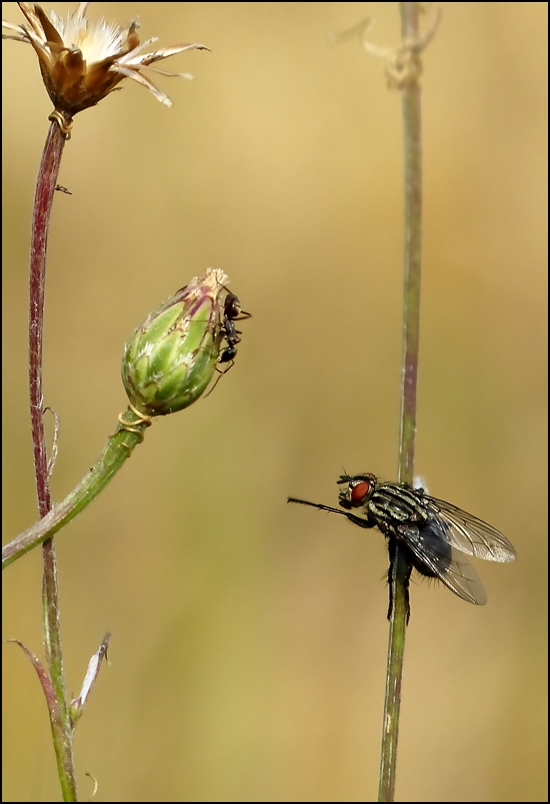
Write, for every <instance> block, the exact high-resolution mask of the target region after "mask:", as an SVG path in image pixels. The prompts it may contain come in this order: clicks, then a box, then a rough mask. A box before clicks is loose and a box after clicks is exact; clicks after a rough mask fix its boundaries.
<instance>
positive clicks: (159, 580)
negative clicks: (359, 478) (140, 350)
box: [3, 3, 548, 801]
mask: <svg viewBox="0 0 550 804" xmlns="http://www.w3.org/2000/svg"><path fill="white" fill-rule="evenodd" d="M441 5H442V9H443V16H442V21H441V25H440V29H439V32H438V33H437V36H436V37H435V39H434V41H433V42H432V44H431V45H430V47H429V49H428V50H427V51H426V53H425V57H424V68H425V77H424V93H423V130H424V155H425V162H424V164H425V183H424V191H425V207H424V209H425V217H424V248H423V254H424V263H423V291H422V322H421V354H420V370H419V386H418V393H419V397H418V404H419V408H418V436H417V451H416V472H417V473H418V474H420V475H422V476H423V477H424V478H425V481H426V483H427V486H428V488H429V490H430V492H431V493H432V494H434V495H435V496H438V497H442V498H444V499H448V500H450V501H451V502H453V503H455V504H457V505H459V506H460V507H462V508H465V509H466V510H468V511H471V512H472V513H475V514H477V515H478V516H480V517H482V518H483V519H486V520H488V521H489V522H491V523H493V524H494V525H495V526H496V527H498V528H499V529H501V530H502V531H503V532H504V533H505V534H506V535H507V536H508V537H509V538H510V540H511V541H512V542H513V543H514V545H515V546H516V548H517V551H518V560H517V562H516V563H515V564H510V565H496V564H490V563H488V562H479V561H476V560H475V559H474V560H473V562H472V563H474V564H475V567H476V569H477V570H478V572H479V574H480V576H481V578H482V580H483V582H484V585H485V587H486V589H487V593H488V598H489V603H488V605H487V606H486V607H485V608H476V607H474V606H468V605H467V604H466V603H464V602H462V601H461V600H459V599H458V598H457V597H456V596H454V595H452V594H451V593H450V592H448V591H447V590H446V589H445V588H443V587H442V586H436V587H434V586H429V585H427V584H425V583H420V582H417V583H416V584H415V585H413V587H412V591H411V597H412V620H411V625H410V627H409V630H408V639H407V648H406V659H405V679H404V689H403V709H402V721H401V733H400V746H399V757H398V776H397V799H398V800H401V801H545V800H547V789H546V764H547V759H546V758H547V745H546V673H547V665H546V620H547V615H546V612H547V598H546V579H547V570H546V546H547V521H548V507H547V498H546V488H547V473H546V432H547V430H546V414H547V407H546V406H547V396H546V380H547V374H546V342H547V334H546V310H547V305H546V221H547V205H546V186H547V183H546V175H547V161H546V149H547V130H546V112H547V108H546V76H547V63H546V53H547V36H546V30H547V27H546V26H547V4H546V3H498V4H497V3H443V4H441ZM52 6H53V7H54V8H55V9H56V11H57V12H58V13H62V14H66V13H67V11H68V10H69V9H72V8H74V4H72V3H55V4H52ZM50 7H51V6H50V5H47V8H50ZM3 15H4V18H6V19H8V20H10V21H11V22H21V21H22V15H21V12H20V11H19V9H18V8H17V5H16V4H15V3H4V4H3ZM367 15H370V16H372V17H374V18H375V20H376V25H375V27H374V28H373V30H372V32H371V35H370V38H371V40H372V41H374V42H376V43H377V44H380V45H385V44H390V45H391V44H396V43H397V42H398V40H399V18H398V5H397V3H154V4H153V3H135V4H130V3H94V4H92V5H91V7H90V9H89V16H90V17H91V18H92V19H99V18H100V17H101V16H105V17H106V18H107V19H114V20H117V21H118V22H120V23H122V22H126V21H128V19H129V18H132V17H136V16H139V19H140V22H141V26H142V27H141V32H140V33H141V37H142V39H147V38H149V37H150V36H153V35H154V36H158V37H159V40H160V41H159V45H160V46H168V45H173V44H180V43H182V42H201V43H204V44H206V45H208V46H209V47H210V48H211V49H212V52H211V53H207V52H194V51H192V52H190V53H187V54H183V55H180V56H177V57H175V58H173V59H170V60H169V61H167V62H165V63H164V64H161V65H160V66H161V67H162V68H164V67H166V69H169V70H178V71H179V70H181V71H189V72H192V73H193V74H194V75H195V78H196V80H195V81H194V82H192V83H189V82H186V81H183V80H178V79H169V78H162V77H160V78H159V77H156V78H154V80H155V82H156V83H157V84H158V85H159V86H161V88H162V89H163V90H164V91H165V92H166V93H167V94H168V95H169V96H170V97H171V99H172V100H173V102H174V106H173V108H172V109H167V108H166V107H164V106H162V105H161V104H160V103H158V102H157V101H155V99H154V98H153V97H152V95H150V94H149V93H148V92H147V91H145V90H143V89H142V88H140V87H138V86H137V85H135V84H134V83H133V82H129V81H127V82H125V83H124V84H123V87H124V89H123V91H122V92H115V93H113V94H112V95H111V96H110V97H109V98H107V99H106V100H105V101H103V102H102V103H101V104H100V105H99V106H98V107H96V108H94V109H91V110H89V111H86V112H84V113H82V114H79V115H78V116H77V117H76V121H75V130H74V134H73V138H72V139H71V141H70V142H69V143H68V145H67V146H66V148H65V154H64V158H63V162H62V167H61V174H60V182H61V183H62V184H63V185H65V186H66V187H68V188H69V189H70V190H71V192H72V193H73V195H72V196H66V195H62V194H57V195H56V198H55V204H54V211H53V219H52V226H51V234H50V245H49V260H48V276H47V290H46V321H45V343H44V376H45V403H46V404H48V405H51V406H52V407H53V408H55V410H56V411H57V412H58V413H59V416H60V417H61V433H60V438H59V458H58V461H57V465H56V468H55V474H54V478H53V493H54V497H55V499H56V500H61V499H62V498H63V497H64V496H65V495H66V494H67V493H68V492H69V491H70V490H71V489H72V488H73V487H74V486H75V485H76V483H77V482H78V481H79V480H80V478H81V477H82V476H83V475H84V474H85V473H86V471H87V470H88V468H89V467H90V466H91V465H92V463H93V462H94V461H95V460H96V458H97V457H98V455H99V453H100V451H101V450H102V448H103V445H104V443H105V441H106V438H107V436H108V435H109V433H111V432H113V430H114V427H115V425H116V419H117V415H118V413H119V412H120V411H122V410H123V409H124V408H125V403H126V399H125V394H124V391H123V388H122V384H121V380H120V360H121V356H122V349H123V345H124V343H125V341H126V340H127V339H128V337H129V336H130V334H131V333H132V331H133V329H134V327H135V326H136V325H137V324H139V323H140V322H141V321H142V320H143V318H144V317H145V316H146V314H147V313H148V312H149V311H150V310H151V309H152V308H154V307H155V306H156V305H157V304H158V303H159V302H161V301H162V300H163V299H164V298H166V297H167V296H169V295H170V294H171V293H172V292H173V291H175V290H176V289H177V288H178V287H181V285H183V284H185V283H187V282H188V281H189V280H190V279H191V278H192V277H193V276H195V275H197V274H202V273H204V270H205V268H207V267H208V266H214V267H220V268H223V269H224V270H225V271H226V272H227V273H228V274H229V276H230V279H231V290H233V291H234V292H235V293H236V294H237V295H238V296H239V297H240V300H241V303H242V306H243V307H244V309H246V310H249V311H250V312H251V313H252V314H253V318H252V319H251V320H250V321H245V322H243V323H242V327H240V329H242V332H243V335H242V343H241V344H240V346H239V354H238V358H237V361H236V365H235V367H234V368H233V369H232V370H231V372H230V373H229V374H228V375H227V376H226V377H224V378H222V380H221V382H220V383H219V385H218V387H217V388H216V390H215V392H214V393H213V394H212V395H211V396H210V397H209V398H208V399H206V400H200V401H199V402H198V403H197V404H196V405H194V406H193V407H192V408H190V409H188V410H186V411H183V412H181V413H179V414H176V415H174V416H169V417H167V418H165V419H162V420H159V421H157V422H155V424H154V426H153V427H152V428H151V430H150V431H148V433H147V437H146V439H145V443H144V444H143V446H141V447H140V448H139V449H138V450H136V451H135V453H134V455H133V457H132V460H131V461H129V462H128V464H127V465H126V466H125V467H124V469H123V470H122V472H121V473H120V474H119V475H118V476H117V477H116V478H115V480H114V481H113V482H112V484H111V485H110V487H108V489H107V490H106V491H105V492H104V493H103V494H102V495H101V496H100V497H99V498H98V500H97V501H96V502H94V504H93V505H92V506H91V507H90V508H89V509H88V510H87V511H86V512H85V513H84V514H83V515H81V516H80V517H79V518H78V519H77V520H76V521H75V522H74V523H72V524H71V525H69V526H68V527H67V528H66V529H64V530H63V531H62V532H61V533H60V534H59V536H58V537H57V539H56V542H57V545H58V558H59V572H60V583H61V596H62V597H61V603H62V626H63V643H64V650H65V660H66V673H67V684H68V688H69V691H70V692H72V693H74V694H75V695H76V694H77V693H78V691H79V689H80V685H81V682H82V679H83V676H84V673H85V670H86V666H87V663H88V660H89V658H90V656H91V654H92V653H94V651H96V650H97V647H98V645H99V643H100V640H101V638H102V636H103V633H104V632H105V631H106V630H109V631H111V632H112V634H113V638H112V643H111V647H110V651H109V658H110V666H104V668H103V670H102V672H101V675H100V678H99V681H98V683H97V685H96V687H95V689H94V691H93V693H92V696H91V698H90V702H89V705H88V707H87V710H86V712H85V715H84V717H83V719H82V721H81V722H80V724H79V726H78V731H77V737H76V760H77V769H78V774H79V782H80V794H81V797H82V799H83V800H85V799H87V798H89V796H90V795H91V791H92V783H91V782H90V780H89V779H88V778H87V777H86V776H85V772H89V773H91V774H92V775H93V776H94V777H95V778H96V779H97V780H98V781H99V790H98V793H97V796H96V798H95V800H96V801H254V800H261V801H292V800H298V801H364V800H371V801H372V800H375V799H376V795H377V779H378V765H379V750H380V735H381V727H382V711H383V696H384V677H385V662H386V649H387V635H388V624H387V621H386V608H387V589H386V585H385V582H384V580H383V575H384V572H385V571H386V568H387V554H386V548H385V544H384V540H383V537H382V536H381V535H380V534H379V533H378V532H377V531H376V532H363V531H360V529H359V528H353V527H351V526H350V525H349V524H348V523H346V522H344V521H343V519H342V518H340V517H336V516H330V515H324V514H322V513H320V512H316V511H313V510H308V509H306V508H303V509H302V508H298V507H291V506H287V505H286V504H285V500H286V497H287V495H288V494H292V495H296V496H298V497H305V498H306V499H310V500H314V501H318V502H324V503H327V504H332V505H333V504H335V503H336V491H337V487H336V484H335V482H336V480H337V478H338V475H339V474H340V473H341V471H342V469H343V468H345V469H346V470H347V471H349V472H352V473H353V472H362V471H373V472H376V473H377V474H379V475H381V476H382V477H385V478H387V479H395V476H396V466H397V442H398V416H399V383H400V366H401V316H402V252H403V223H402V207H403V200H402V199H403V191H402V125H401V110H400V98H399V95H398V93H396V92H390V91H388V90H387V88H386V82H385V78H384V65H383V63H382V61H380V60H378V59H376V58H373V57H372V56H370V55H368V54H367V53H365V52H364V51H363V50H362V49H361V48H360V46H359V44H358V42H356V41H355V42H352V43H349V44H345V45H344V44H343V45H340V46H338V47H331V46H329V45H328V43H327V36H328V34H330V33H331V32H338V31H342V30H345V29H346V28H349V27H350V26H352V25H354V24H355V23H357V22H358V21H359V20H360V19H361V18H362V17H365V16H367ZM3 64H4V70H3V90H4V94H3V111H4V118H3V120H4V126H3V145H4V171H3V192H4V217H3V222H4V238H3V245H4V252H3V255H4V276H3V307H4V329H3V334H4V339H3V344H4V346H3V360H4V385H3V388H4V441H3V445H4V474H3V478H4V483H3V491H4V541H8V540H10V539H11V538H13V537H14V536H15V535H16V534H17V533H18V532H19V531H21V530H23V529H24V528H26V527H28V526H29V525H31V524H32V523H33V522H34V521H35V519H36V516H37V513H36V499H35V490H34V475H33V468H32V449H31V440H30V427H29V414H28V399H27V306H28V298H27V296H28V246H29V230H30V216H31V209H32V201H33V194H34V183H35V179H36V173H37V169H38V165H39V161H40V156H41V152H42V147H43V144H44V140H45V136H46V132H47V129H48V125H49V123H48V120H47V116H48V114H49V113H50V111H51V105H50V102H49V99H48V97H47V95H46V92H45V90H44V88H43V86H42V82H41V79H40V75H39V70H38V65H37V60H36V57H35V56H34V53H33V51H32V50H31V48H30V47H29V46H25V45H22V44H20V43H16V42H7V43H5V46H4V61H3ZM48 427H49V428H50V432H51V422H48ZM4 581H5V585H4V602H5V605H4V609H3V612H4V628H3V638H4V639H7V638H12V637H17V638H18V639H21V640H23V641H24V642H25V643H26V644H28V645H29V646H30V647H31V648H32V649H34V650H35V651H36V652H39V653H40V652H41V650H42V648H41V602H40V589H41V555H40V551H38V550H36V551H34V552H33V553H32V554H30V555H29V556H27V557H25V558H23V559H22V560H21V561H19V562H18V563H17V564H16V565H14V566H12V567H10V568H9V570H8V571H7V572H6V573H5V574H4ZM4 654H5V658H4V686H3V689H4V741H3V747H4V774H3V775H4V780H3V781H4V789H3V800H4V801H55V800H59V796H60V793H59V786H58V781H57V777H56V770H55V760H54V754H53V750H52V747H51V739H50V732H49V725H48V718H47V712H46V707H45V705H44V701H43V698H42V693H41V690H40V687H39V684H38V682H37V679H36V676H35V673H34V671H33V670H32V668H31V666H30V664H29V663H28V661H27V660H26V658H25V656H24V655H23V653H22V652H21V651H20V650H19V649H18V648H17V647H16V646H14V645H7V646H6V648H5V651H4Z"/></svg>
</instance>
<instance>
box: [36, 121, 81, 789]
mask: <svg viewBox="0 0 550 804" xmlns="http://www.w3.org/2000/svg"><path fill="white" fill-rule="evenodd" d="M64 144H65V137H64V135H63V133H62V131H61V128H60V125H59V123H58V122H57V121H55V120H54V121H52V123H51V125H50V129H49V131H48V136H47V138H46V143H45V145H44V152H43V154H42V161H41V163H40V169H39V172H38V178H37V183H36V194H35V198H34V209H33V223H32V239H31V259H30V306H29V397H30V413H31V431H32V441H33V448H34V470H35V477H36V492H37V497H38V509H39V512H40V517H45V516H46V514H47V513H48V512H49V511H50V509H51V494H50V485H49V475H48V458H47V450H46V440H45V435H44V420H43V415H44V411H43V404H44V396H43V388H42V340H43V331H44V296H45V286H46V252H47V246H48V231H49V224H50V216H51V209H52V203H53V197H54V193H55V188H56V186H57V178H58V175H59V166H60V164H61V157H62V154H63V147H64ZM42 556H43V561H44V574H43V581H42V611H43V625H44V647H45V650H46V659H47V664H48V668H49V671H50V676H51V681H52V685H53V689H54V693H55V699H56V701H57V705H58V708H59V713H60V717H59V718H55V719H53V718H50V722H51V726H52V738H53V744H54V749H55V753H56V759H57V767H58V773H59V779H60V782H61V788H62V791H63V800H64V801H76V800H77V791H76V780H75V773H74V759H73V747H72V742H73V741H72V727H71V722H70V717H69V707H68V703H67V696H66V691H65V680H64V673H63V656H62V651H61V634H60V620H59V587H58V580H57V564H56V556H55V547H54V543H53V540H52V539H48V540H46V541H45V542H44V544H43V545H42Z"/></svg>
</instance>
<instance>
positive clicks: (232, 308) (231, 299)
mask: <svg viewBox="0 0 550 804" xmlns="http://www.w3.org/2000/svg"><path fill="white" fill-rule="evenodd" d="M223 313H224V318H223V323H222V330H223V333H224V337H225V340H226V342H227V346H226V347H225V349H224V350H223V352H222V353H221V355H220V356H219V358H218V363H229V365H228V366H227V368H226V369H225V371H221V370H220V369H218V368H216V371H217V372H218V373H219V375H220V376H219V377H218V379H217V380H216V382H215V383H214V385H213V386H212V388H211V389H210V391H209V392H208V394H207V395H206V396H209V395H210V394H211V393H212V391H213V390H214V388H215V387H216V385H217V384H218V382H219V381H220V379H221V376H222V374H227V372H228V371H229V369H230V368H231V367H232V366H233V364H234V362H235V355H236V354H237V344H238V343H240V342H241V339H240V338H239V335H241V334H242V333H241V331H240V330H238V329H237V327H236V326H235V321H244V320H245V319H246V318H252V313H247V312H246V310H241V303H240V301H239V297H238V296H235V294H234V293H231V291H227V296H226V297H225V302H224V305H223Z"/></svg>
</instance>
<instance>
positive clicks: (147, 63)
mask: <svg viewBox="0 0 550 804" xmlns="http://www.w3.org/2000/svg"><path fill="white" fill-rule="evenodd" d="M17 5H18V6H19V8H20V9H21V11H22V12H23V14H24V15H25V18H26V21H27V23H26V24H25V23H24V24H22V25H14V24H13V23H10V22H6V21H4V20H3V21H2V29H3V33H2V38H3V39H15V40H16V41H19V42H27V43H28V44H30V45H32V47H33V48H34V50H35V52H36V55H37V56H38V61H39V64H40V71H41V73H42V79H43V81H44V85H45V87H46V89H47V91H48V94H49V96H50V98H51V100H52V103H53V104H54V106H55V108H56V110H57V111H61V112H64V113H65V114H66V115H69V116H72V115H74V114H76V113H77V112H81V111H82V110H83V109H87V108H89V107H90V106H95V104H96V103H99V101H100V100H102V99H103V98H104V97H105V96H106V95H108V94H109V92H112V90H113V89H115V88H116V87H117V86H118V84H120V82H121V81H122V80H123V79H124V78H131V79H133V80H134V81H137V83H138V84H141V85H142V86H144V87H146V88H147V89H148V90H149V91H150V92H152V93H153V95H154V96H155V98H156V99H157V100H159V101H160V102H161V103H164V104H166V106H171V105H172V101H171V100H170V98H169V97H168V96H167V95H165V94H164V92H161V90H160V89H158V88H157V87H156V86H155V85H154V84H153V83H152V82H151V81H150V80H149V79H148V78H147V77H146V76H145V75H144V74H143V72H142V70H143V68H144V67H146V68H149V69H150V70H151V71H153V72H156V73H158V74H159V75H168V76H180V77H182V78H191V77H192V76H190V75H189V74H187V73H172V72H166V71H164V70H158V69H156V68H154V67H151V64H153V62H156V61H161V60H162V59H166V58H168V57H169V56H174V55H176V54H177V53H183V52H184V51H185V50H193V49H195V50H208V48H207V47H205V46H204V45H199V44H187V45H175V46H174V47H168V48H159V49H158V50H153V51H150V52H148V53H145V52H144V50H145V48H147V47H148V46H149V45H150V44H152V43H153V42H156V41H157V39H156V37H154V38H152V39H148V40H147V41H145V42H140V40H139V36H138V33H137V31H138V28H139V24H138V22H137V21H133V22H130V23H129V24H128V25H126V26H119V25H117V24H115V23H107V22H105V20H100V21H99V22H90V21H89V20H88V19H87V17H86V8H87V6H88V5H89V3H78V5H77V7H76V9H75V11H74V12H73V13H72V14H69V15H68V16H67V17H66V18H65V19H62V18H61V17H58V16H57V14H56V13H55V12H54V11H49V12H48V13H46V12H45V11H44V9H43V8H42V7H41V6H40V5H39V4H38V3H18V4H17Z"/></svg>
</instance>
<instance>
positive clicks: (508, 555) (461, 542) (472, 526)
mask: <svg viewBox="0 0 550 804" xmlns="http://www.w3.org/2000/svg"><path fill="white" fill-rule="evenodd" d="M423 500H424V502H425V504H426V509H427V511H428V512H429V514H431V517H433V519H435V520H439V521H443V522H444V523H445V526H446V527H443V528H441V538H442V539H444V540H445V541H446V542H448V543H449V544H450V545H451V546H452V547H455V548H456V549H457V550H460V551H461V552H462V553H466V555H469V556H475V557H476V558H484V559H485V560H486V561H500V562H506V561H514V559H515V558H516V551H515V550H514V547H513V545H512V544H511V543H510V542H509V541H508V539H507V538H506V536H503V534H502V533H501V532H500V531H498V530H497V529H496V528H493V526H492V525H488V524H487V522H483V520H481V519H478V518H477V516H474V515H473V514H469V513H467V512H466V511H462V510H461V509H460V508H457V507H456V506H454V505H451V503H448V502H445V500H438V499H436V498H435V497H429V496H428V495H427V494H425V495H424V496H423Z"/></svg>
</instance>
